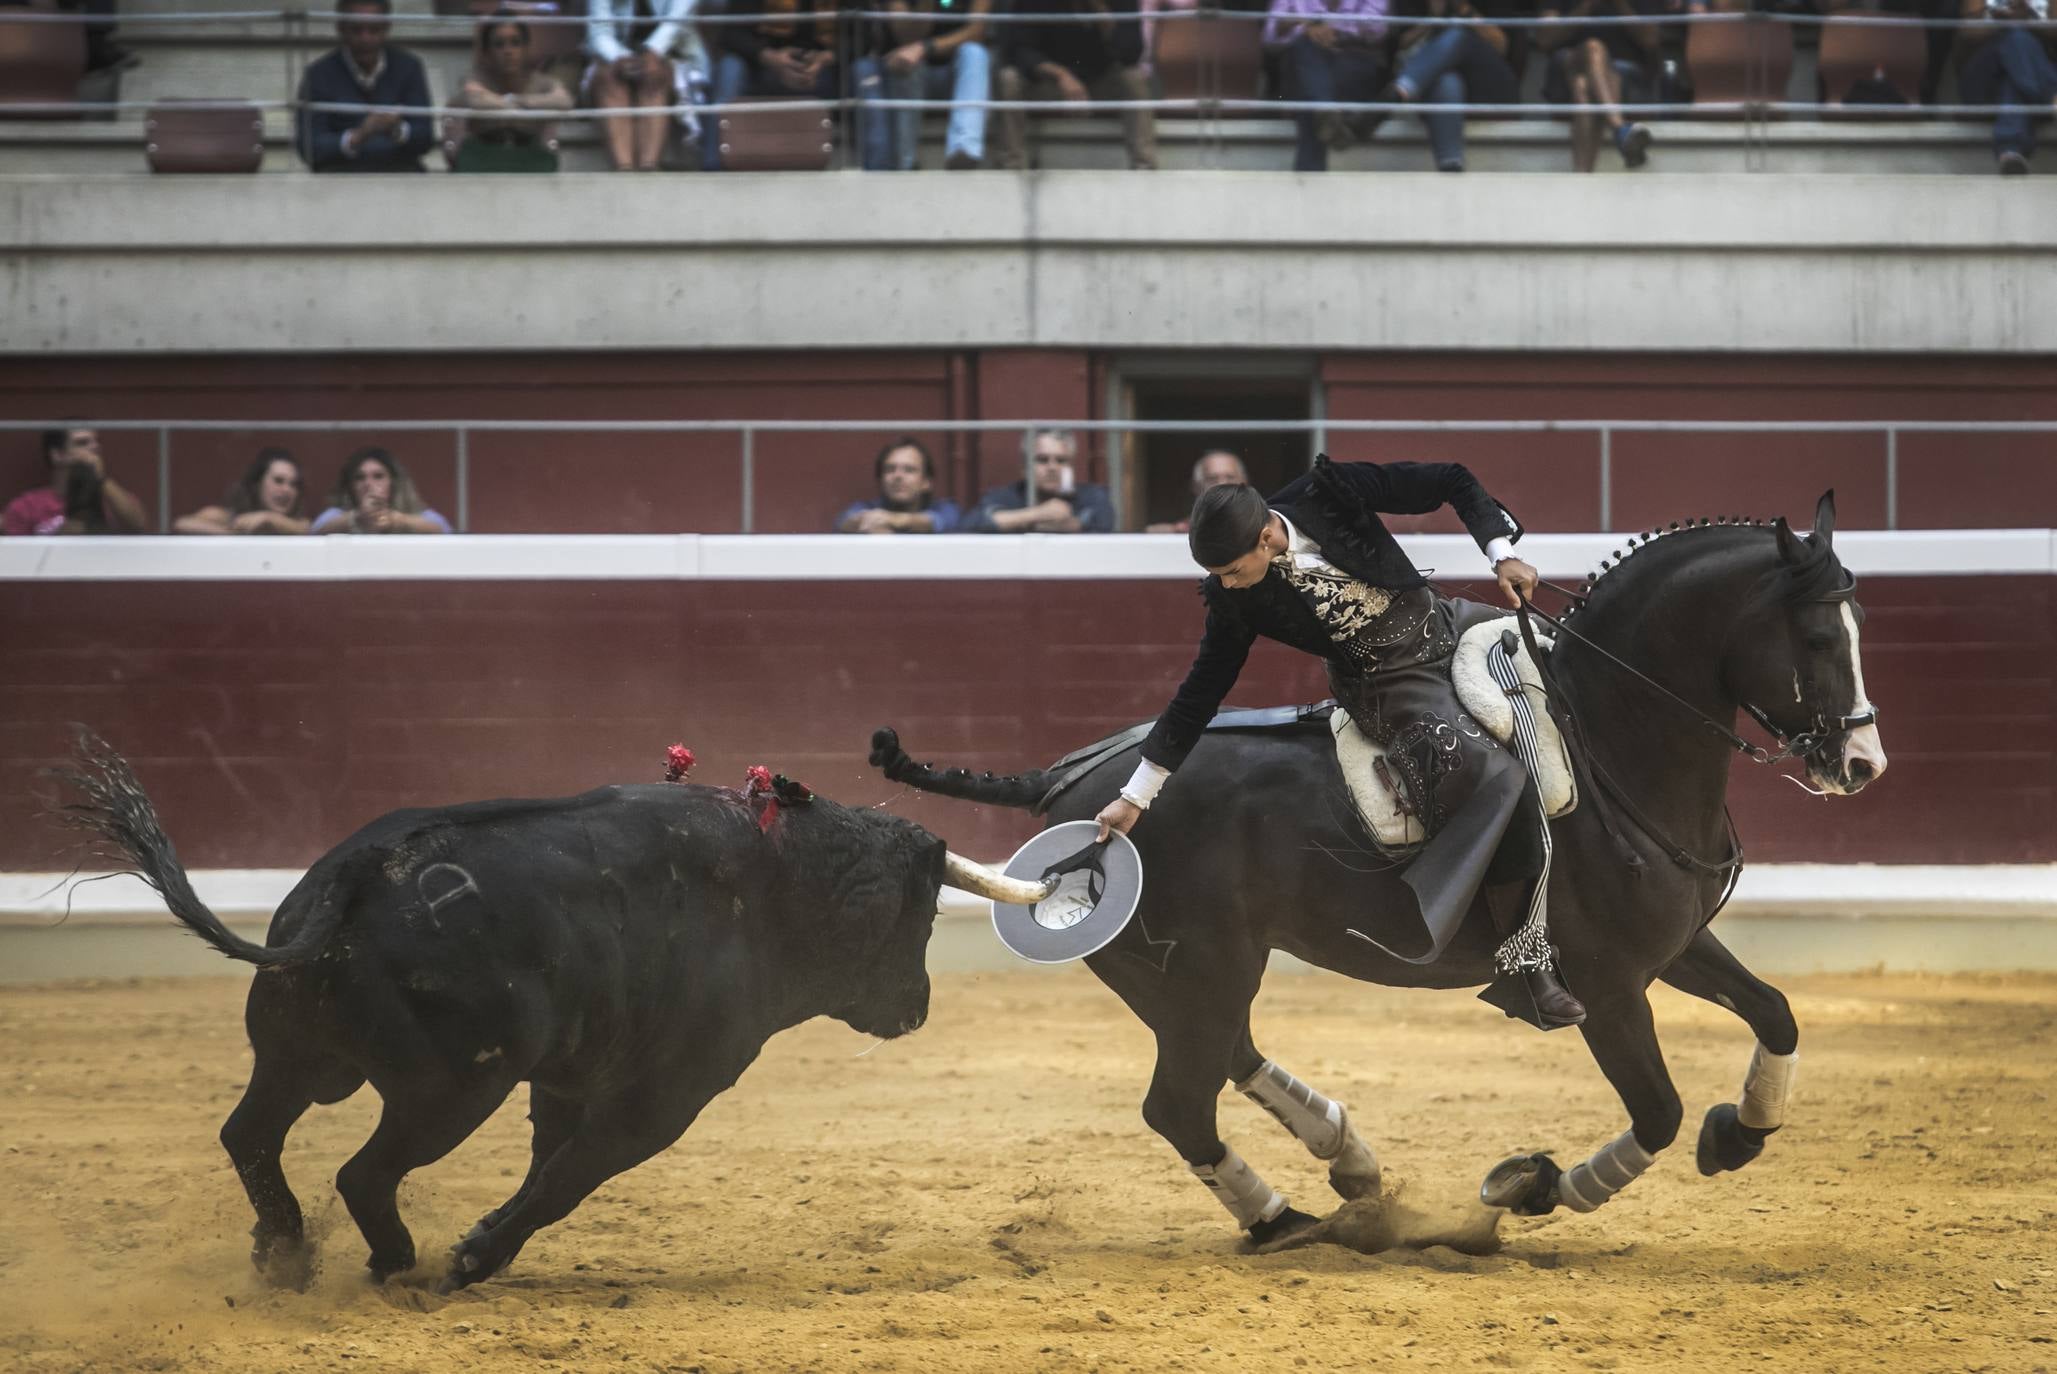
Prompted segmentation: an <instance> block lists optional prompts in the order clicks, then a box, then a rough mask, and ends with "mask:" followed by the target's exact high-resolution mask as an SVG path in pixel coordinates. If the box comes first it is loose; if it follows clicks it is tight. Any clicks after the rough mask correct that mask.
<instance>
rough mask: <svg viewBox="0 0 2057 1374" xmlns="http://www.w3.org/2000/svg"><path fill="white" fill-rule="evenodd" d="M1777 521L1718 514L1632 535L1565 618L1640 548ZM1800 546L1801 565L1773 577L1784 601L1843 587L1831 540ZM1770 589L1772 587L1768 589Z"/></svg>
mask: <svg viewBox="0 0 2057 1374" xmlns="http://www.w3.org/2000/svg"><path fill="white" fill-rule="evenodd" d="M1772 527H1773V522H1772V521H1769V520H1756V519H1752V518H1750V517H1748V516H1742V515H1717V516H1715V517H1713V518H1712V519H1709V518H1708V517H1706V516H1704V515H1703V516H1700V517H1698V518H1696V519H1692V520H1674V521H1672V522H1671V523H1670V524H1669V525H1661V526H1658V527H1656V528H1654V529H1648V530H1645V531H1643V532H1642V533H1641V534H1639V535H1631V536H1629V538H1628V539H1627V540H1626V541H1624V543H1623V547H1621V548H1618V549H1616V550H1615V551H1614V554H1613V556H1612V557H1611V558H1603V559H1601V560H1600V566H1599V567H1598V568H1597V569H1596V570H1594V571H1593V572H1591V573H1588V574H1587V575H1586V580H1585V582H1584V584H1583V585H1581V586H1580V587H1579V589H1578V595H1577V598H1576V599H1575V600H1574V601H1573V602H1572V604H1571V606H1570V607H1569V608H1567V609H1566V611H1565V612H1564V615H1565V618H1566V619H1569V618H1570V617H1572V616H1574V615H1577V614H1578V613H1579V612H1580V611H1581V610H1584V609H1585V607H1586V604H1587V603H1588V602H1589V601H1590V600H1591V599H1592V595H1593V591H1594V589H1595V588H1597V587H1598V586H1599V585H1600V583H1601V582H1602V581H1603V580H1604V579H1605V578H1606V577H1607V575H1608V574H1609V573H1611V572H1613V571H1614V570H1615V569H1617V568H1619V567H1620V566H1621V565H1622V564H1623V563H1626V562H1627V561H1628V560H1629V558H1630V557H1631V556H1632V555H1634V554H1635V552H1636V551H1637V550H1639V549H1645V548H1648V547H1649V546H1650V545H1651V544H1654V543H1656V542H1657V541H1658V540H1660V539H1667V540H1668V539H1675V538H1677V537H1678V536H1679V535H1682V534H1694V533H1697V532H1699V531H1702V530H1714V529H1721V530H1731V529H1761V530H1769V529H1771V528H1772ZM1800 547H1801V549H1802V550H1803V551H1804V552H1803V553H1802V555H1801V557H1800V559H1799V560H1798V561H1797V562H1793V563H1782V564H1781V565H1780V566H1779V568H1778V569H1777V570H1776V571H1775V572H1774V573H1772V574H1771V575H1770V576H1771V578H1772V579H1773V581H1774V583H1775V584H1776V590H1777V595H1778V599H1779V600H1781V601H1807V600H1812V599H1815V598H1817V597H1820V596H1822V595H1824V594H1826V593H1828V592H1831V591H1833V590H1835V589H1836V588H1837V587H1839V586H1841V585H1842V581H1843V578H1844V576H1845V573H1844V572H1843V565H1842V562H1841V560H1839V559H1838V558H1837V557H1836V554H1835V550H1834V549H1833V548H1831V547H1830V546H1829V543H1828V541H1827V540H1815V539H1803V540H1801V541H1800ZM1767 589H1768V588H1767Z"/></svg>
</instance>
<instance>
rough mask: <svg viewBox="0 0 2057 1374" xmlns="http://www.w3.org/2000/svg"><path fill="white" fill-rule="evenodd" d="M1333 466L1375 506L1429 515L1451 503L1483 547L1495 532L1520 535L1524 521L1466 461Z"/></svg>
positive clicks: (1500, 535) (1388, 511) (1501, 535)
mask: <svg viewBox="0 0 2057 1374" xmlns="http://www.w3.org/2000/svg"><path fill="white" fill-rule="evenodd" d="M1330 470H1331V471H1332V472H1334V473H1335V475H1336V476H1337V477H1338V478H1339V479H1340V480H1342V481H1344V482H1346V483H1348V484H1349V485H1350V486H1351V487H1352V488H1354V489H1355V491H1356V493H1357V495H1358V497H1359V499H1360V500H1362V501H1363V502H1364V503H1365V504H1366V505H1367V506H1369V507H1370V508H1371V509H1372V510H1375V511H1382V512H1384V513H1386V514H1389V515H1426V514H1427V513H1428V512H1430V511H1432V510H1438V509H1440V508H1442V507H1444V506H1448V507H1450V509H1452V510H1454V511H1456V512H1457V518H1458V519H1460V520H1462V521H1463V522H1464V528H1465V529H1467V530H1469V531H1470V532H1471V537H1472V538H1473V539H1475V540H1477V541H1478V546H1479V547H1480V548H1481V549H1484V548H1486V547H1487V545H1488V544H1489V543H1491V541H1492V540H1493V539H1495V538H1504V539H1506V540H1507V541H1508V542H1509V543H1513V542H1515V541H1517V540H1519V539H1520V538H1521V522H1520V521H1519V520H1516V519H1515V518H1514V516H1513V515H1512V514H1511V513H1510V512H1509V511H1508V509H1507V508H1506V507H1505V506H1503V505H1501V504H1500V503H1499V502H1498V501H1495V500H1494V499H1493V498H1492V497H1490V496H1488V495H1487V494H1486V489H1485V487H1484V486H1482V485H1480V483H1479V480H1478V478H1476V477H1474V476H1472V475H1471V469H1470V468H1467V467H1465V466H1464V464H1462V463H1335V464H1332V465H1331V466H1330Z"/></svg>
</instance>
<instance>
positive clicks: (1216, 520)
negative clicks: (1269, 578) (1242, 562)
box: [1186, 482, 1271, 568]
mask: <svg viewBox="0 0 2057 1374" xmlns="http://www.w3.org/2000/svg"><path fill="white" fill-rule="evenodd" d="M1270 519H1271V511H1270V510H1269V509H1268V508H1267V507H1266V506H1265V504H1264V498H1263V497H1262V496H1260V495H1258V493H1257V488H1255V487H1253V486H1249V485H1247V484H1245V483H1242V482H1227V483H1224V484H1222V485H1221V486H1218V487H1209V488H1208V489H1207V490H1206V491H1203V492H1201V493H1200V499H1199V500H1197V501H1195V502H1193V520H1192V525H1191V527H1190V530H1189V532H1188V533H1187V535H1186V544H1187V547H1189V548H1191V549H1192V551H1193V561H1194V562H1195V563H1198V564H1199V565H1200V566H1201V567H1203V568H1220V567H1226V566H1227V565H1228V564H1230V563H1233V562H1235V561H1236V560H1237V559H1238V558H1241V557H1242V556H1243V555H1244V554H1246V553H1248V552H1250V550H1252V549H1254V548H1256V547H1257V538H1258V536H1259V535H1261V534H1263V533H1264V525H1265V522H1266V521H1268V520H1270Z"/></svg>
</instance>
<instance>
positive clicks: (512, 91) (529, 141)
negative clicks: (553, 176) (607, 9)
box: [443, 10, 571, 172]
mask: <svg viewBox="0 0 2057 1374" xmlns="http://www.w3.org/2000/svg"><path fill="white" fill-rule="evenodd" d="M450 103H451V104H452V105H455V106H457V107H458V108H460V109H466V110H479V111H504V110H569V109H570V108H571V93H570V92H569V91H567V90H565V89H564V85H563V83H562V82H560V81H558V80H557V78H556V77H554V76H546V75H544V74H543V73H542V72H539V71H537V70H536V69H535V68H534V67H533V66H532V65H530V62H529V26H528V25H527V24H526V23H525V22H523V21H522V20H520V19H518V18H514V17H511V16H510V14H509V12H508V11H506V10H502V11H500V12H499V13H497V14H495V15H494V16H493V17H492V18H491V19H488V20H486V21H485V22H484V23H482V24H480V25H479V34H478V51H477V52H476V53H474V54H473V55H472V64H471V71H470V73H469V74H468V75H467V76H466V77H465V78H464V85H463V86H462V87H460V88H459V90H458V92H457V94H456V95H454V96H452V97H451V99H450ZM443 156H444V158H445V159H446V160H447V161H448V162H449V164H450V170H451V171H453V172H554V171H556V170H557V126H556V125H555V124H554V123H546V122H544V121H542V120H533V119H491V118H476V117H475V118H470V119H465V118H459V117H456V116H453V117H451V118H450V119H448V120H446V121H445V122H444V124H443Z"/></svg>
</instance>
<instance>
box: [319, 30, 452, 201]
mask: <svg viewBox="0 0 2057 1374" xmlns="http://www.w3.org/2000/svg"><path fill="white" fill-rule="evenodd" d="M336 9H337V10H338V11H339V12H340V13H341V15H342V18H340V19H338V20H337V21H336V36H337V38H339V39H341V40H342V44H341V46H340V47H338V48H337V49H336V50H335V51H334V52H332V53H330V54H329V55H328V56H326V57H321V58H316V59H315V60H314V61H313V62H310V63H309V64H308V65H307V71H306V72H305V74H303V75H302V76H301V78H300V93H299V95H298V96H297V97H296V98H297V99H298V100H300V101H301V102H302V104H303V108H302V109H301V110H300V113H299V116H298V121H297V123H298V128H297V131H296V134H295V138H294V142H295V143H296V144H297V145H298V147H299V150H300V157H301V160H302V161H304V162H305V163H306V164H307V165H308V167H309V168H311V169H312V170H314V171H317V172H419V171H421V170H422V165H421V158H422V154H424V153H426V152H427V151H428V150H429V149H430V148H431V147H432V146H434V144H435V141H436V131H435V127H434V125H433V124H432V123H431V122H430V120H429V117H428V116H427V115H412V116H410V115H406V114H402V113H400V112H399V111H398V110H396V109H383V110H374V111H373V112H371V113H367V114H362V115H360V114H356V113H354V112H352V111H348V110H318V111H317V110H310V109H306V108H304V107H305V105H306V104H310V103H311V104H327V105H357V106H406V107H412V108H416V109H427V108H428V107H429V106H430V105H431V104H432V103H433V102H432V101H431V100H430V99H429V77H428V72H427V71H425V70H424V69H423V68H422V65H421V59H420V58H418V57H416V56H415V55H414V54H413V53H411V52H407V51H405V50H404V49H401V48H394V47H388V46H387V45H386V34H387V33H388V31H390V30H391V29H392V27H393V25H392V21H391V20H390V19H389V18H388V16H389V15H391V14H392V12H393V5H392V0H337V3H336Z"/></svg>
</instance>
